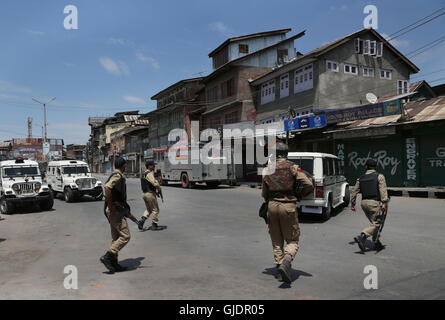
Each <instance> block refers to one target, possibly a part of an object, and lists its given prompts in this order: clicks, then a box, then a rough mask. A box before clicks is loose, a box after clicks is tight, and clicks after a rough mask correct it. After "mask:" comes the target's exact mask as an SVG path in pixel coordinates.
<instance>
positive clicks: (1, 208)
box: [0, 199, 14, 214]
mask: <svg viewBox="0 0 445 320" xmlns="http://www.w3.org/2000/svg"><path fill="white" fill-rule="evenodd" d="M13 210H14V207H13V205H12V203H8V202H7V201H6V200H5V199H2V200H1V201H0V213H2V214H11V213H12V211H13Z"/></svg>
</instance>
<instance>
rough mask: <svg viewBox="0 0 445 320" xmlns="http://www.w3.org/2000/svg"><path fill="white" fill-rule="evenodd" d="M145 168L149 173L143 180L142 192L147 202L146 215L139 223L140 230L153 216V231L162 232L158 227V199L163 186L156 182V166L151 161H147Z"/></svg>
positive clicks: (146, 172)
mask: <svg viewBox="0 0 445 320" xmlns="http://www.w3.org/2000/svg"><path fill="white" fill-rule="evenodd" d="M145 168H146V169H147V171H145V173H144V176H143V177H142V178H141V187H142V192H143V193H144V195H143V196H142V198H143V199H144V202H145V207H146V210H145V212H144V215H143V216H142V218H141V220H140V221H139V225H138V227H139V230H143V228H144V223H145V220H147V219H148V217H150V215H151V214H152V215H153V217H152V223H151V230H161V228H160V227H159V226H158V223H159V206H158V199H157V198H156V197H157V196H158V195H159V194H162V189H161V186H160V184H159V182H158V180H156V178H155V176H154V170H155V164H154V162H153V161H151V160H147V162H146V163H145Z"/></svg>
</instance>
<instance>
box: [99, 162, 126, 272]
mask: <svg viewBox="0 0 445 320" xmlns="http://www.w3.org/2000/svg"><path fill="white" fill-rule="evenodd" d="M114 167H115V168H116V170H115V171H114V172H113V173H112V174H111V175H110V177H109V178H108V181H107V183H106V184H105V197H106V199H105V208H104V209H105V215H106V217H107V219H108V222H109V223H110V228H111V238H112V242H111V246H110V248H109V250H108V251H107V252H106V253H105V255H104V256H102V257H101V258H100V261H101V262H102V263H103V264H104V265H105V267H106V268H107V269H108V270H109V271H110V272H111V273H114V272H115V271H117V272H119V271H125V270H126V268H125V267H123V266H121V265H120V264H119V263H118V253H119V251H120V250H122V248H123V247H124V246H125V245H126V244H127V243H128V242H129V241H130V230H129V229H128V225H127V220H126V219H125V217H126V216H128V215H129V207H128V205H127V190H126V189H127V188H126V181H125V177H124V175H123V173H124V172H125V168H126V160H125V159H123V158H121V157H119V158H117V159H116V160H115V162H114Z"/></svg>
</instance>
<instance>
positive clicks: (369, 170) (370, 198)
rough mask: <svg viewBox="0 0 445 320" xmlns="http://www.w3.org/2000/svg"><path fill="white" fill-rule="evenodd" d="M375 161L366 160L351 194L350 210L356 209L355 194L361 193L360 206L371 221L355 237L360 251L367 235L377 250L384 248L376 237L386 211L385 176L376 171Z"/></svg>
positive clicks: (363, 246)
mask: <svg viewBox="0 0 445 320" xmlns="http://www.w3.org/2000/svg"><path fill="white" fill-rule="evenodd" d="M376 169H377V162H376V161H375V160H373V159H368V160H367V161H366V172H365V174H364V175H363V176H361V177H360V178H359V179H357V183H356V184H355V187H354V190H353V191H352V194H351V210H352V211H356V206H355V204H356V198H357V194H358V193H361V194H362V202H361V207H362V209H363V211H364V212H365V214H366V217H367V218H368V220H369V221H370V222H371V226H370V227H369V228H366V229H364V230H363V231H362V233H361V234H360V235H359V236H357V237H355V238H354V240H355V242H357V243H358V246H359V248H360V250H361V251H362V252H364V251H365V243H366V238H367V237H372V240H373V242H374V247H375V249H376V250H377V251H380V250H382V249H383V248H384V246H383V245H382V243H381V242H380V240H378V239H376V237H377V233H378V230H379V227H380V225H381V223H382V219H383V214H385V213H386V211H387V209H388V208H387V204H388V191H387V188H386V180H385V177H384V176H383V175H382V174H380V173H378V172H377V171H376Z"/></svg>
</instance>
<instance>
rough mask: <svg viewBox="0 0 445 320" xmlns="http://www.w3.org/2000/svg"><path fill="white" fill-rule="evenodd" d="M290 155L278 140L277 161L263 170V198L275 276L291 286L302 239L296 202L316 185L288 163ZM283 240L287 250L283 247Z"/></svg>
mask: <svg viewBox="0 0 445 320" xmlns="http://www.w3.org/2000/svg"><path fill="white" fill-rule="evenodd" d="M287 153H288V147H287V145H286V144H285V143H283V142H280V141H277V144H276V154H277V160H276V162H275V164H274V163H269V165H268V167H267V168H265V169H264V171H263V183H262V197H263V198H264V199H265V201H266V202H268V207H267V210H268V215H269V217H268V221H269V223H268V225H269V234H270V237H271V240H272V247H273V251H274V260H275V264H276V266H277V275H276V277H277V278H278V279H279V280H283V281H284V282H286V283H291V281H292V280H291V263H292V261H293V259H294V257H295V255H296V253H297V251H298V248H299V247H298V241H299V237H300V227H299V224H298V214H297V200H298V198H301V197H304V196H306V195H307V194H308V193H310V192H311V191H312V190H313V185H312V181H311V180H310V179H309V178H308V177H307V176H306V175H305V174H304V173H303V172H302V171H301V169H299V167H298V166H297V165H296V164H294V163H293V162H291V161H288V160H287ZM274 165H275V168H273V166H274ZM274 169H275V170H274ZM296 184H298V185H299V186H302V188H300V189H299V190H300V191H299V194H296V192H295V190H296ZM284 241H286V247H284V248H283V246H284Z"/></svg>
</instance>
